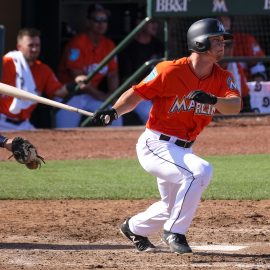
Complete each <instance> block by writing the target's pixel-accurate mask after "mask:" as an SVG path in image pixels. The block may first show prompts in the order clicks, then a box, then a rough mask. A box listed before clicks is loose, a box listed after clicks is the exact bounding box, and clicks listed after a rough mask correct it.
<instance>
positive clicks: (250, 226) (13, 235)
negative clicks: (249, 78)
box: [0, 118, 270, 270]
mask: <svg viewBox="0 0 270 270" xmlns="http://www.w3.org/2000/svg"><path fill="white" fill-rule="evenodd" d="M268 120H269V118H268ZM268 120H267V121H266V118H263V119H261V120H258V119H256V125H253V124H254V121H253V120H250V121H247V120H243V121H242V122H241V121H240V120H237V121H233V120H230V122H228V121H227V122H220V121H219V122H218V123H213V124H212V125H210V127H208V128H206V130H205V131H204V132H203V133H202V135H201V136H200V138H199V139H198V140H197V141H196V142H195V145H194V151H195V152H196V153H197V154H199V155H204V156H205V155H222V154H231V155H232V154H253V153H257V154H259V153H268V154H269V152H270V140H269V138H270V128H269V126H270V123H269V122H270V121H268ZM142 131H143V127H134V128H118V129H113V128H107V129H103V128H86V129H75V130H37V131H35V132H20V133H19V135H20V136H23V137H26V138H28V139H29V140H30V141H31V142H32V143H33V144H35V145H36V146H37V147H38V150H39V152H40V154H41V153H42V155H43V156H44V158H45V159H46V160H47V161H48V162H49V160H57V159H71V158H72V159H84V158H87V159H89V158H102V157H105V158H126V157H134V158H135V157H136V152H135V144H136V141H137V138H138V136H139V135H140V134H141V133H142ZM7 136H9V137H11V136H18V133H8V135H7ZM258 138H259V139H258ZM74 142H76V143H74ZM67 146H68V147H67ZM89 149H90V151H89ZM8 157H9V153H7V151H2V152H1V156H0V159H1V160H7V158H8ZM266 181H269V179H266ZM153 202H154V201H153V200H135V201H134V200H133V201H130V200H119V201H108V200H106V201H100V200H58V201H42V200H39V201H23V200H20V201H16V200H12V201H9V200H3V201H1V210H0V221H1V222H0V270H2V269H3V270H15V269H16V270H17V269H27V270H39V269H42V270H43V269H46V270H66V269H68V270H69V269H72V270H81V269H108V270H109V269H117V270H133V269H134V270H143V269H149V270H150V269H151V270H170V269H173V270H176V269H211V270H212V269H219V270H223V269H229V270H234V269H236V270H239V269H252V270H255V269H270V259H269V258H270V247H269V243H270V242H269V241H270V231H269V230H270V229H269V228H270V200H263V201H237V200H235V201H218V200H217V201H202V202H201V203H200V205H199V209H198V212H197V214H196V217H195V218H194V220H193V223H192V225H191V228H190V230H189V232H188V235H187V239H188V241H189V243H190V244H191V246H192V247H193V250H194V254H193V255H192V256H181V255H177V254H174V253H170V252H168V250H167V248H166V247H165V246H163V245H161V243H160V235H157V236H155V237H154V239H153V242H154V243H157V244H158V245H159V246H160V247H161V252H158V253H154V254H141V253H140V254H138V253H136V252H135V250H134V248H133V246H132V245H131V244H130V243H129V242H128V241H127V240H126V239H125V238H123V236H122V235H121V234H120V233H119V226H120V225H121V223H122V222H123V221H124V220H125V219H126V218H127V217H128V216H131V215H133V214H135V213H138V212H139V211H142V210H143V209H145V208H146V207H148V206H149V205H150V204H151V203H153ZM151 240H152V239H151ZM242 247H244V248H242ZM237 248H238V249H237ZM229 249H233V250H229Z"/></svg>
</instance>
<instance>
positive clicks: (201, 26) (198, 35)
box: [187, 18, 233, 52]
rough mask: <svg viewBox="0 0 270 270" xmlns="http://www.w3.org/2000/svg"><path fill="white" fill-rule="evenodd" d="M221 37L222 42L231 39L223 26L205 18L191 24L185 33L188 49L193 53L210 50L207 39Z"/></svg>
mask: <svg viewBox="0 0 270 270" xmlns="http://www.w3.org/2000/svg"><path fill="white" fill-rule="evenodd" d="M213 36H223V37H224V40H228V39H232V38H233V37H232V35H231V34H230V33H229V32H226V31H225V29H224V26H223V24H222V23H221V22H220V21H219V20H217V19H213V18H206V19H202V20H199V21H197V22H195V23H193V24H192V25H191V26H190V27H189V29H188V32H187V43H188V49H189V50H190V51H195V52H206V51H208V50H209V49H210V41H209V39H208V38H209V37H213Z"/></svg>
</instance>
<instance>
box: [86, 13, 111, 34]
mask: <svg viewBox="0 0 270 270" xmlns="http://www.w3.org/2000/svg"><path fill="white" fill-rule="evenodd" d="M89 21H90V29H91V31H93V32H94V33H95V34H99V35H104V34H105V33H106V31H107V29H108V16H107V14H106V13H104V12H103V11H98V12H95V13H93V14H92V16H91V17H90V19H89Z"/></svg>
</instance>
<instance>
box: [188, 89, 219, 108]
mask: <svg viewBox="0 0 270 270" xmlns="http://www.w3.org/2000/svg"><path fill="white" fill-rule="evenodd" d="M187 98H188V99H191V100H194V101H196V102H199V103H202V104H212V105H214V104H216V103H217V97H216V96H214V95H212V94H210V93H206V92H204V91H202V90H195V91H192V92H190V93H189V94H188V95H187Z"/></svg>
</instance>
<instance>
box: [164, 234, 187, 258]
mask: <svg viewBox="0 0 270 270" xmlns="http://www.w3.org/2000/svg"><path fill="white" fill-rule="evenodd" d="M162 240H163V241H164V242H165V243H166V244H167V245H168V246H169V247H170V250H171V252H175V253H179V254H188V253H192V250H191V248H190V246H189V245H188V242H187V239H186V236H185V235H183V234H179V233H172V232H168V231H165V230H164V233H163V238H162Z"/></svg>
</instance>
